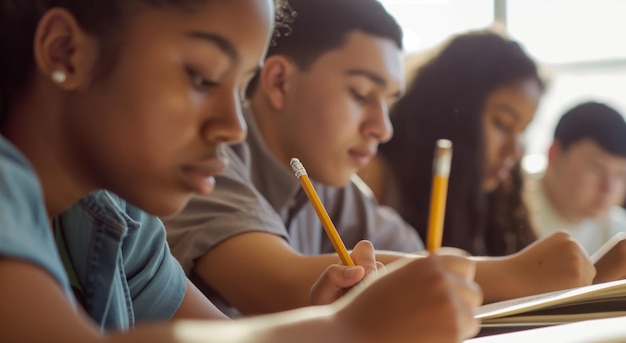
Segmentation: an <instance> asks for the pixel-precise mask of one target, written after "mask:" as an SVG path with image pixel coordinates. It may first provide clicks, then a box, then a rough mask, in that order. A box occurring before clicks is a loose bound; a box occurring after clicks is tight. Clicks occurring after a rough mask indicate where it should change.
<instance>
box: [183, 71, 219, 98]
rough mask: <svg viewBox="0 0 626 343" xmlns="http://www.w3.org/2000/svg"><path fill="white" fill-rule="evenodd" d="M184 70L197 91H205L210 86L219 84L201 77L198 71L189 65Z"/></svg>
mask: <svg viewBox="0 0 626 343" xmlns="http://www.w3.org/2000/svg"><path fill="white" fill-rule="evenodd" d="M185 71H186V72H187V75H188V76H189V80H190V82H191V85H192V86H193V88H195V89H196V90H198V91H199V92H206V91H208V90H210V89H211V88H213V87H217V86H218V85H219V84H218V83H217V82H215V81H211V80H207V79H206V78H204V77H202V76H201V75H200V74H199V73H197V72H196V71H195V70H193V69H192V68H190V67H186V68H185Z"/></svg>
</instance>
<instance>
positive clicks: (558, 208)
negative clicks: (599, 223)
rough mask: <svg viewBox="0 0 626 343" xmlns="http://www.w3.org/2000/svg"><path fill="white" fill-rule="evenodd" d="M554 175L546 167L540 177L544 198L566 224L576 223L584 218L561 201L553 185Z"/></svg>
mask: <svg viewBox="0 0 626 343" xmlns="http://www.w3.org/2000/svg"><path fill="white" fill-rule="evenodd" d="M555 177H556V175H553V173H552V171H551V170H550V169H548V170H547V171H546V175H545V176H544V177H543V178H542V179H541V183H542V186H543V190H544V193H545V194H546V198H547V200H548V202H549V203H550V206H552V208H553V209H554V211H555V212H556V214H557V215H558V216H559V218H561V220H563V221H564V222H566V223H568V224H578V223H580V222H581V221H582V220H583V219H584V218H583V217H581V216H579V215H576V214H575V213H574V212H573V211H571V210H569V209H568V208H567V206H566V205H565V203H564V202H563V201H562V199H561V197H560V196H559V192H558V189H557V187H556V185H555V180H554V178H555Z"/></svg>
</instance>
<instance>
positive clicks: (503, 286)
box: [471, 257, 530, 303]
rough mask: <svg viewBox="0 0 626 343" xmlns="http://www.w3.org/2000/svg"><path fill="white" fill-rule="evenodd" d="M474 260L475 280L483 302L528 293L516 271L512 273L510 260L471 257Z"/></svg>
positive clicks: (516, 296)
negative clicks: (481, 291) (481, 292)
mask: <svg viewBox="0 0 626 343" xmlns="http://www.w3.org/2000/svg"><path fill="white" fill-rule="evenodd" d="M471 259H472V260H474V261H476V276H475V281H476V283H477V284H478V285H480V287H481V288H482V290H483V295H484V303H492V302H496V301H501V300H506V299H512V298H518V297H521V296H525V295H529V294H530V293H529V292H528V289H526V287H525V286H524V285H522V284H521V281H520V280H519V279H520V278H518V277H517V275H516V273H514V272H513V273H512V272H511V270H512V267H511V265H510V261H509V260H507V259H506V258H497V257H472V258H471Z"/></svg>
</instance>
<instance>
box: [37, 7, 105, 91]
mask: <svg viewBox="0 0 626 343" xmlns="http://www.w3.org/2000/svg"><path fill="white" fill-rule="evenodd" d="M33 53H34V59H35V65H36V70H37V71H38V72H39V73H42V74H43V75H45V76H46V77H48V78H49V79H50V80H52V81H54V82H55V83H56V84H57V85H58V87H60V88H62V89H65V90H74V89H77V88H81V87H84V86H87V85H89V84H90V82H91V78H92V70H93V69H94V64H95V62H96V61H97V54H98V44H97V42H96V41H95V39H94V38H92V37H90V36H88V35H87V34H86V33H85V31H83V29H82V28H81V27H80V25H78V22H77V21H76V19H75V18H74V16H73V15H72V14H71V13H70V12H69V11H67V10H66V9H63V8H60V7H59V8H53V9H51V10H49V11H48V12H46V14H44V16H43V17H42V18H41V20H40V21H39V24H38V25H37V29H36V31H35V39H34V47H33Z"/></svg>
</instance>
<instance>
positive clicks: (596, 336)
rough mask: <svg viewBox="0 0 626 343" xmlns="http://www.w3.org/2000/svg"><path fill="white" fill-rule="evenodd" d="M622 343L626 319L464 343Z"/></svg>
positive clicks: (567, 326)
mask: <svg viewBox="0 0 626 343" xmlns="http://www.w3.org/2000/svg"><path fill="white" fill-rule="evenodd" d="M533 342H534V343H539V342H542V343H543V342H554V343H557V342H558V343H624V342H626V317H619V318H608V319H598V320H587V321H583V322H577V323H572V324H565V325H558V326H551V327H547V328H541V329H532V330H526V331H518V332H512V333H505V334H500V335H493V336H486V337H479V338H474V339H470V340H466V341H465V343H533Z"/></svg>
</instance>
